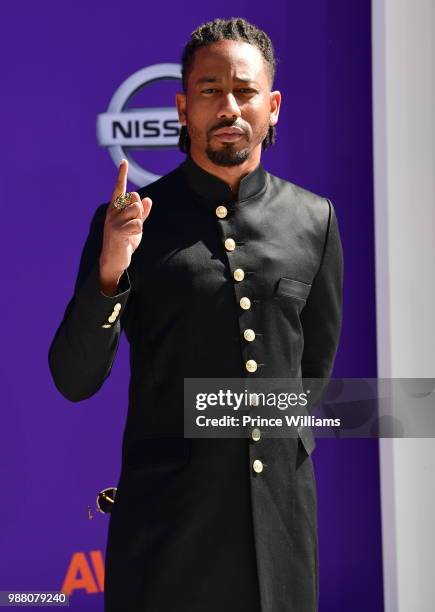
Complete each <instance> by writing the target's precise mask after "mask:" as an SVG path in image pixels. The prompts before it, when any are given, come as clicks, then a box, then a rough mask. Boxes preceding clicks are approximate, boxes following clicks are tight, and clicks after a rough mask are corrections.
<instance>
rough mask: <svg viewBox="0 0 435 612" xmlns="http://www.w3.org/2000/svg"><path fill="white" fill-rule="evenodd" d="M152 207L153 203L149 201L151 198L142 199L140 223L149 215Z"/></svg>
mask: <svg viewBox="0 0 435 612" xmlns="http://www.w3.org/2000/svg"><path fill="white" fill-rule="evenodd" d="M152 205H153V201H152V200H151V198H148V197H146V198H143V200H142V221H145V219H146V218H147V217H148V215H149V214H150V211H151V207H152Z"/></svg>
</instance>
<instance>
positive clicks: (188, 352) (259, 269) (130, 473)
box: [49, 158, 342, 612]
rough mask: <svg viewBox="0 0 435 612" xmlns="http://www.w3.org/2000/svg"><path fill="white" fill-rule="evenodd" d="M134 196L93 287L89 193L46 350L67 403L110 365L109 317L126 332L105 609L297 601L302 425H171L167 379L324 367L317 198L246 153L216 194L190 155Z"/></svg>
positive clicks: (302, 551)
mask: <svg viewBox="0 0 435 612" xmlns="http://www.w3.org/2000/svg"><path fill="white" fill-rule="evenodd" d="M139 194H140V196H141V197H142V198H143V197H145V195H147V196H150V197H151V198H152V200H153V209H152V211H151V213H150V216H149V217H148V219H147V220H146V221H145V223H144V228H143V238H142V241H141V244H140V246H139V248H138V249H137V251H136V252H135V254H134V255H133V258H132V262H131V265H130V267H129V269H128V271H126V272H125V273H124V274H123V276H122V278H121V281H120V285H119V294H118V295H116V296H114V297H107V296H105V295H103V294H102V293H101V292H100V291H99V287H98V257H99V253H100V250H101V244H102V230H103V224H104V218H105V213H106V207H107V204H106V205H103V206H100V207H99V208H98V209H97V211H96V213H95V215H94V218H93V220H92V224H91V228H90V233H89V237H88V239H87V242H86V244H85V247H84V250H83V254H82V259H81V263H80V269H79V274H78V278H77V282H76V287H75V291H74V296H73V298H72V300H71V301H70V303H69V304H68V306H67V309H66V312H65V316H64V319H63V321H62V323H61V325H60V327H59V329H58V331H57V334H56V336H55V339H54V341H53V343H52V346H51V348H50V354H49V363H50V368H51V372H52V375H53V378H54V381H55V384H56V386H57V388H58V389H59V390H60V392H61V393H62V394H63V395H64V396H65V397H67V398H68V399H70V400H71V401H80V400H83V399H86V398H88V397H90V396H91V395H93V394H94V393H95V392H96V391H97V390H98V389H99V388H100V387H101V385H102V384H103V382H104V380H105V379H106V378H107V376H108V375H109V374H110V370H111V366H112V363H113V360H114V358H115V354H116V349H117V346H118V342H119V336H120V333H121V330H122V329H123V330H124V331H125V334H126V336H127V338H128V341H129V343H130V365H131V379H130V387H129V405H128V416H127V422H126V427H125V432H124V438H123V447H122V469H121V476H120V481H119V483H118V491H117V496H116V501H115V504H114V509H113V511H112V514H111V517H110V526H109V537H108V544H107V551H106V578H105V606H106V607H105V609H106V611H107V612H115V611H116V612H118V611H119V612H122V611H123V610H128V611H131V612H136V611H137V612H139V611H140V612H145V611H146V612H169V611H170V612H215V611H216V612H217V611H219V612H222V611H223V610H225V611H226V612H233V611H234V612H236V611H237V612H241V611H244V610H246V611H247V612H260V611H261V612H296V611H298V612H299V611H300V612H313V611H315V610H316V609H317V597H318V575H317V572H318V569H317V564H318V561H317V522H316V491H315V481H314V474H313V465H312V460H311V457H310V456H309V455H310V454H311V452H312V450H313V448H314V439H313V436H312V433H311V430H310V429H309V428H301V430H300V438H299V439H294V438H293V439H271V438H267V436H261V437H260V440H258V441H254V440H252V439H204V440H201V439H187V438H184V437H183V380H184V378H202V377H204V378H205V377H208V378H245V377H246V378H247V379H250V378H251V379H252V378H289V377H301V376H303V377H308V378H317V377H318V378H326V377H328V376H329V374H330V372H331V369H332V366H333V361H334V357H335V353H336V349H337V343H338V338H339V333H340V326H341V296H342V251H341V244H340V238H339V233H338V228H337V221H336V217H335V213H334V209H333V207H332V204H331V202H330V201H328V200H326V199H324V198H321V197H319V196H316V195H314V194H313V193H310V192H308V191H306V190H304V189H302V188H300V187H297V186H295V185H293V184H291V183H288V182H286V181H284V180H281V179H279V178H277V177H275V176H272V175H271V174H269V173H267V172H266V171H265V170H264V169H263V167H262V166H261V165H260V166H258V167H257V169H256V170H255V171H254V172H252V173H251V174H249V175H248V176H247V177H245V178H244V179H243V180H242V181H241V184H240V189H239V196H238V200H237V201H233V200H232V194H231V190H230V189H229V187H228V186H227V185H226V184H225V183H224V182H223V181H221V180H220V179H218V178H217V177H215V176H213V175H211V174H209V173H207V172H206V171H204V170H203V169H201V168H200V167H199V166H197V165H196V164H195V163H194V162H193V160H192V159H191V158H187V159H186V161H185V162H183V164H181V165H180V166H179V167H178V168H176V169H175V170H174V171H172V172H171V173H169V174H167V175H166V176H164V177H162V178H161V179H159V180H158V181H156V182H155V183H153V184H151V185H149V186H147V187H145V188H143V189H141V190H140V191H139ZM218 206H220V207H221V208H219V209H218V210H217V207H218ZM222 207H224V208H222ZM228 239H233V240H234V243H235V244H231V242H228ZM235 270H238V271H239V272H238V273H236V277H237V278H242V277H243V278H242V280H236V278H235V276H234V272H235ZM240 270H242V271H243V273H241V272H240ZM242 298H249V301H247V300H246V299H245V300H242V302H241V301H240V300H241V299H242ZM241 304H242V305H243V306H245V308H243V307H242V306H241ZM246 329H250V330H253V332H254V334H255V337H254V339H253V340H249V341H248V340H246V339H245V336H244V331H245V330H246ZM251 336H252V335H251ZM248 361H250V363H251V367H250V371H248V370H247V367H246V364H247V362H248ZM252 362H255V363H254V366H252ZM255 368H256V369H255ZM255 459H260V460H261V461H262V464H263V469H262V471H261V472H259V473H258V472H255V471H254V469H253V467H252V465H253V462H254V460H255Z"/></svg>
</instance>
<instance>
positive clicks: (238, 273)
mask: <svg viewBox="0 0 435 612" xmlns="http://www.w3.org/2000/svg"><path fill="white" fill-rule="evenodd" d="M233 276H234V279H235V280H236V281H239V282H240V281H242V280H243V279H244V278H245V272H244V271H243V270H242V268H237V270H234V273H233Z"/></svg>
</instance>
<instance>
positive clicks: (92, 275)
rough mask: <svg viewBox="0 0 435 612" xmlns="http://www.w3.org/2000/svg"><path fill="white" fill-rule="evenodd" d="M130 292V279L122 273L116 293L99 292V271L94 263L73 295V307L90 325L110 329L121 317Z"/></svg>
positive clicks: (126, 274) (126, 273)
mask: <svg viewBox="0 0 435 612" xmlns="http://www.w3.org/2000/svg"><path fill="white" fill-rule="evenodd" d="M130 291H131V285H130V277H129V275H128V272H127V270H125V271H124V273H123V274H122V276H121V278H120V279H119V284H118V293H117V294H116V295H113V296H109V295H105V294H104V293H103V292H102V291H101V290H100V270H99V264H98V262H96V263H95V264H94V266H93V267H92V269H91V271H90V272H89V275H88V276H87V278H86V280H85V282H84V283H83V285H81V286H80V287H79V288H78V289H77V291H76V294H75V305H76V307H77V309H78V311H79V312H80V315H81V316H82V317H84V318H85V319H86V321H87V322H89V323H90V324H92V325H95V326H96V327H100V328H103V329H110V328H112V327H113V326H115V325H116V323H117V322H118V321H119V318H120V316H121V315H122V313H123V311H124V308H125V305H126V303H127V300H128V296H129V294H130Z"/></svg>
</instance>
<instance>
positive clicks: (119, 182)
mask: <svg viewBox="0 0 435 612" xmlns="http://www.w3.org/2000/svg"><path fill="white" fill-rule="evenodd" d="M127 174H128V161H127V160H126V159H122V160H121V163H120V164H119V171H118V178H117V179H116V184H115V189H114V191H113V194H112V202H113V201H114V200H115V199H116V198H117V197H118V196H120V195H122V194H123V193H125V192H126V190H127Z"/></svg>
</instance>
